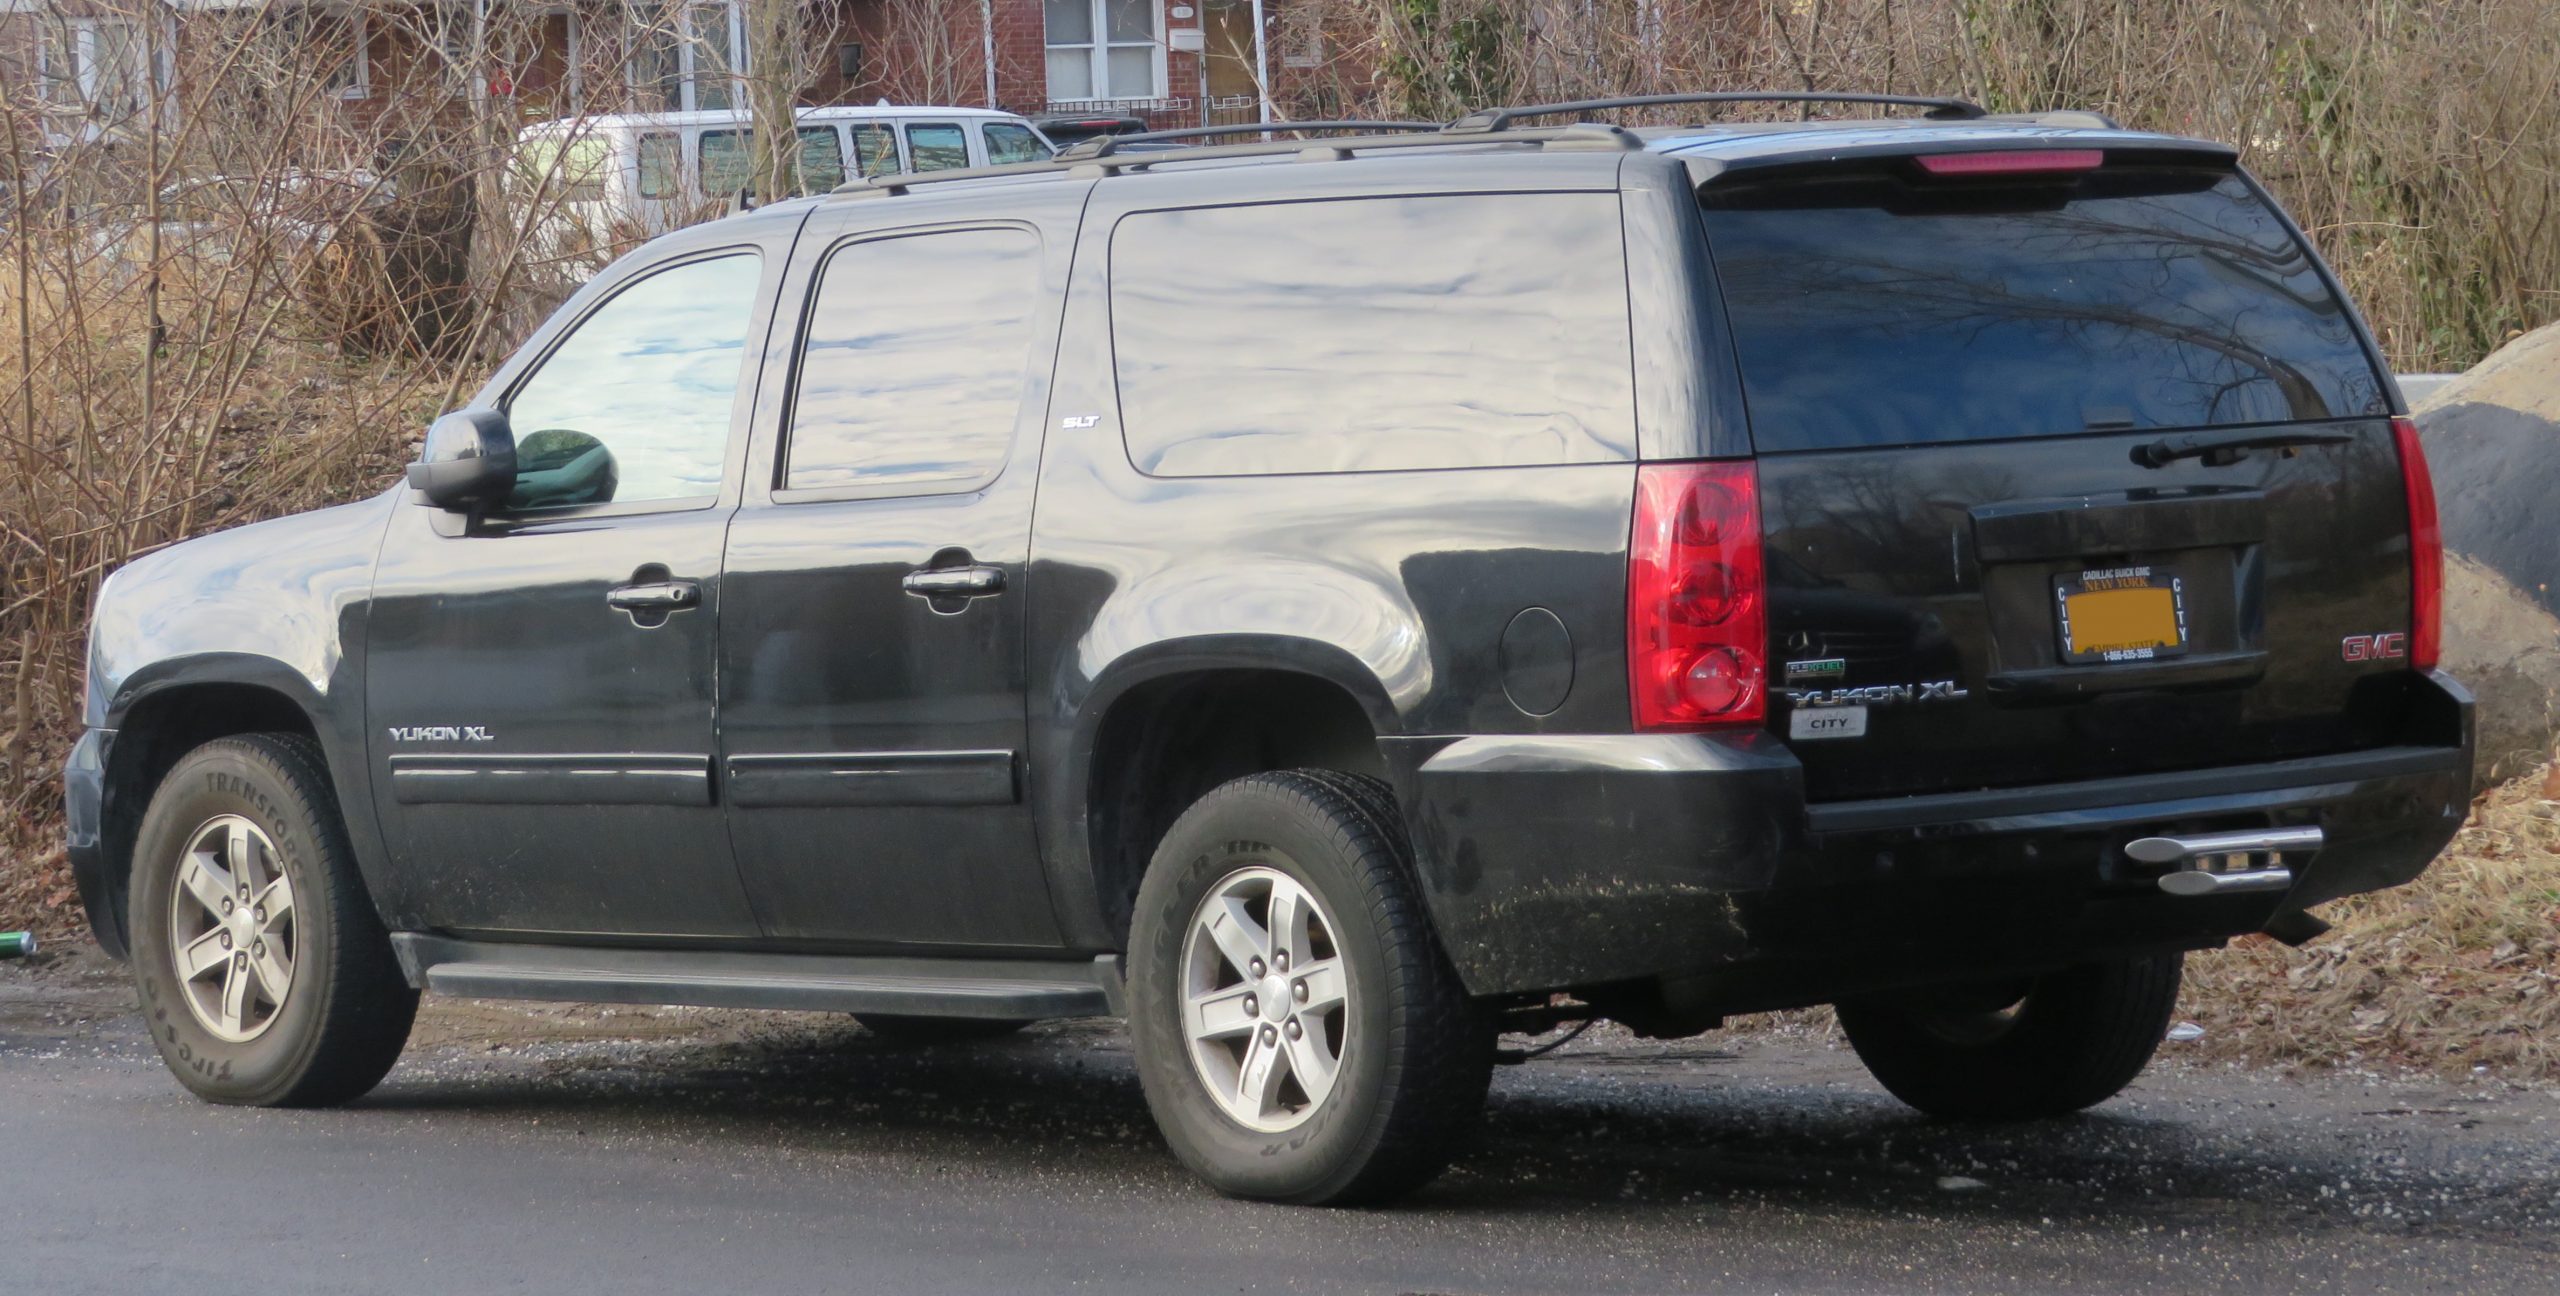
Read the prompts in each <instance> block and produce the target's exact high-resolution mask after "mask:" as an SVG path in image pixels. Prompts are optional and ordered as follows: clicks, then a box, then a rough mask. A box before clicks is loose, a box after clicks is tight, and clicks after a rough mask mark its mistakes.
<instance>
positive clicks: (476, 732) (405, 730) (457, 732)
mask: <svg viewBox="0 0 2560 1296" xmlns="http://www.w3.org/2000/svg"><path fill="white" fill-rule="evenodd" d="M391 741H393V742H396V743H421V742H493V741H496V740H495V739H494V738H492V737H491V736H490V733H489V730H488V728H487V727H486V726H483V725H393V726H391Z"/></svg>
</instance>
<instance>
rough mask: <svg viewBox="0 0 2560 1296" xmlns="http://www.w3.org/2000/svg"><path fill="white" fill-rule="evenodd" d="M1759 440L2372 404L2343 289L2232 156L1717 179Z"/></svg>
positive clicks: (2061, 428) (1868, 440)
mask: <svg viewBox="0 0 2560 1296" xmlns="http://www.w3.org/2000/svg"><path fill="white" fill-rule="evenodd" d="M1705 211H1706V224H1707V235H1708V239H1709V242H1710V243H1711V244H1712V245H1713V247H1714V252H1715V261H1716V272H1717V276H1718V278H1719V279H1720V280H1721V282H1722V286H1723V291H1724V300H1725V307H1726V311H1727V314H1728V315H1729V317H1730V319H1731V321H1732V329H1733V337H1734V347H1735V350H1736V352H1737V353H1738V355H1739V358H1740V360H1741V365H1742V380H1743V391H1744V395H1745V397H1746V399H1747V401H1748V403H1749V405H1750V415H1751V429H1752V438H1753V441H1754V443H1755V444H1756V445H1757V446H1758V448H1759V449H1761V450H1763V451H1787V450H1814V449H1827V448H1832V447H1843V446H1877V445H1911V444H1922V443H1928V442H1944V441H1984V440H1995V439H2000V438H2007V437H2044V436H2055V435H2062V434H2068V433H2074V432H2081V431H2122V430H2139V429H2149V428H2189V427H2210V426H2216V425H2223V424H2234V423H2281V422H2294V421H2302V420H2314V419H2330V418H2344V417H2351V416H2359V415H2372V414H2380V413H2383V412H2385V411H2386V409H2387V406H2386V404H2385V401H2384V397H2383V394H2382V387H2381V382H2380V380H2379V379H2378V378H2377V377H2376V375H2375V373H2374V370H2373V366H2372V364H2371V362H2370V361H2368V360H2367V358H2366V356H2365V351H2364V348H2363V347H2362V346H2361V345H2360V344H2359V342H2358V341H2357V338H2356V334H2355V329H2354V327H2353V325H2352V323H2351V321H2350V316H2349V314H2348V312H2347V308H2346V305H2345V303H2343V302H2341V301H2340V300H2338V297H2337V294H2336V293H2334V292H2333V291H2331V290H2330V288H2329V286H2328V284H2327V283H2326V282H2325V281H2324V280H2323V279H2322V277H2321V275H2320V274H2319V272H2318V270H2317V269H2316V268H2315V267H2314V265H2313V263H2312V261H2311V258H2310V256H2309V255H2308V253H2307V252H2306V251H2305V250H2304V248H2303V246H2302V244H2301V242H2300V241H2299V240H2298V239H2296V238H2295V237H2294V235H2293V234H2292V233H2291V232H2290V231H2289V230H2288V229H2287V228H2286V227H2285V224H2284V222H2283V221H2282V220H2281V219H2280V218H2279V217H2278V216H2277V215H2276V213H2275V212H2273V211H2272V210H2270V209H2269V208H2268V206H2267V204H2266V202H2265V201H2264V200H2263V199H2261V198H2260V197H2259V196H2258V194H2257V192H2256V191H2255V190H2254V189H2252V188H2251V187H2250V186H2249V185H2248V183H2246V182H2245V181H2243V180H2242V179H2241V178H2240V177H2238V176H2237V175H2234V174H2231V173H2228V172H2220V171H2215V172H2201V171H2194V170H2184V169H2181V170H2159V169H2134V170H2127V169H2119V168H2117V167H2109V168H2107V169H2106V170H2103V171H2099V172H2094V173H2091V174H2089V175H2087V176H2084V177H2080V178H2078V179H2076V180H2074V181H2072V182H2069V183H2067V184H2064V185H2055V184H2051V183H2046V184H2041V185H2035V186H2026V187H2020V186H2014V185H1996V186H1989V187H1986V186H1983V185H1981V184H1979V183H1974V184H1948V183H1939V184H1935V185H1931V184H1926V183H1915V182H1913V181H1911V180H1910V179H1908V178H1906V177H1905V176H1904V175H1902V174H1899V173H1895V174H1853V175H1837V174H1833V175H1826V176H1822V177H1818V178H1811V179H1807V178H1802V177H1799V178H1795V179H1791V180H1779V181H1772V182H1763V183H1757V184H1745V185H1734V186H1731V187H1730V188H1728V187H1725V186H1717V187H1714V188H1710V189H1708V190H1707V191H1706V197H1705Z"/></svg>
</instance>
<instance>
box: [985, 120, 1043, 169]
mask: <svg viewBox="0 0 2560 1296" xmlns="http://www.w3.org/2000/svg"><path fill="white" fill-rule="evenodd" d="M985 130H986V139H987V165H989V166H1005V165H1007V164H1009V163H1014V162H1038V161H1042V160H1044V159H1046V158H1047V157H1048V156H1049V149H1048V146H1047V145H1044V144H1042V143H1041V142H1040V137H1039V136H1037V135H1034V134H1032V133H1031V128H1030V127H1028V126H1023V125H1018V124H1016V123H1014V122H988V123H987V124H986V128H985Z"/></svg>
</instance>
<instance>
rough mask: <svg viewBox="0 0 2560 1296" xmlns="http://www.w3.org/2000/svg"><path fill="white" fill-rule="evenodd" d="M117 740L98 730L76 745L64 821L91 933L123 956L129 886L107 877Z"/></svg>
mask: <svg viewBox="0 0 2560 1296" xmlns="http://www.w3.org/2000/svg"><path fill="white" fill-rule="evenodd" d="M115 740H116V733H115V730H113V729H92V730H89V731H88V732H87V733H84V734H82V735H80V741H79V742H78V743H76V744H74V745H73V746H72V748H71V757H70V759H68V760H66V761H64V762H63V765H62V810H63V814H62V819H63V830H64V838H65V841H64V845H65V847H66V848H67V849H68V850H69V852H70V856H71V881H72V883H73V885H75V886H77V887H78V888H79V889H80V906H81V908H82V910H84V911H85V912H86V913H87V914H88V915H89V930H90V931H91V932H94V933H96V935H97V938H98V944H100V945H101V946H104V947H105V948H106V951H107V953H109V954H112V955H114V956H115V957H117V958H123V957H124V953H125V940H124V903H123V890H124V888H123V887H122V886H121V885H118V879H115V878H111V877H109V876H108V875H107V858H106V831H105V823H106V792H107V749H108V748H109V747H111V746H113V745H114V743H115Z"/></svg>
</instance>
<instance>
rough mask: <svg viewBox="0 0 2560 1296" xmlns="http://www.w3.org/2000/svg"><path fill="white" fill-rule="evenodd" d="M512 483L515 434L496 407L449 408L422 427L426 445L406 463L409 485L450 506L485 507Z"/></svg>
mask: <svg viewBox="0 0 2560 1296" xmlns="http://www.w3.org/2000/svg"><path fill="white" fill-rule="evenodd" d="M515 484H516V438H515V433H514V432H512V431H510V430H509V429H508V427H507V416H506V415H504V414H501V413H499V412H498V411H496V410H485V409H466V410H455V411H454V412H453V413H451V414H447V415H445V416H444V417H443V418H440V419H437V420H436V421H435V424H434V425H433V426H431V427H429V428H428V429H427V445H426V449H425V451H424V452H423V453H421V454H420V455H419V456H418V462H416V463H413V464H411V465H409V485H410V487H411V489H414V490H416V491H418V492H419V493H420V494H423V495H425V496H426V497H427V503H429V504H432V505H434V506H435V507H437V508H440V509H447V510H450V511H453V512H457V513H459V512H467V511H470V510H474V509H482V508H488V507H490V506H492V505H495V504H498V503H500V502H502V501H504V500H505V499H506V498H507V492H508V491H510V490H513V489H514V488H515Z"/></svg>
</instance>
